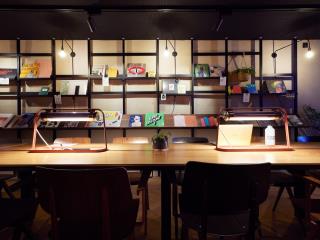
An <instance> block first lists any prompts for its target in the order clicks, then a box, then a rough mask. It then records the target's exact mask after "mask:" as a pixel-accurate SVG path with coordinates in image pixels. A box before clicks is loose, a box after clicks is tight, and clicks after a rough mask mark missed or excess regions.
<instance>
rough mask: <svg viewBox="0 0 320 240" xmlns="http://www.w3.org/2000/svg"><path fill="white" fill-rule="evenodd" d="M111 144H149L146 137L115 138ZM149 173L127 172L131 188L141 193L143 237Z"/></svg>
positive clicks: (145, 224) (145, 171) (147, 201)
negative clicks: (135, 187)
mask: <svg viewBox="0 0 320 240" xmlns="http://www.w3.org/2000/svg"><path fill="white" fill-rule="evenodd" d="M112 143H117V144H147V143H149V140H148V138H146V137H115V138H113V139H112ZM150 174H151V171H148V170H143V171H132V170H130V171H128V176H129V181H130V185H131V186H137V194H138V195H140V193H141V223H142V224H143V225H144V235H147V233H148V231H147V230H148V224H147V223H148V221H147V218H148V210H149V192H148V179H149V177H150Z"/></svg>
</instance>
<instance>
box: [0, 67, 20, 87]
mask: <svg viewBox="0 0 320 240" xmlns="http://www.w3.org/2000/svg"><path fill="white" fill-rule="evenodd" d="M16 76H17V69H11V68H0V84H5V85H8V84H9V79H15V78H16Z"/></svg>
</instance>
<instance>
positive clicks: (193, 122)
mask: <svg viewBox="0 0 320 240" xmlns="http://www.w3.org/2000/svg"><path fill="white" fill-rule="evenodd" d="M184 121H185V123H186V127H197V126H198V121H197V117H196V116H195V115H185V116H184Z"/></svg>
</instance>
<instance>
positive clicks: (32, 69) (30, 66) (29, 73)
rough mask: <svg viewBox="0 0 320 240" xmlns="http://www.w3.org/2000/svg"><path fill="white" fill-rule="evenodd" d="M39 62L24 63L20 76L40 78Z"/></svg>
mask: <svg viewBox="0 0 320 240" xmlns="http://www.w3.org/2000/svg"><path fill="white" fill-rule="evenodd" d="M39 69H40V64H39V63H36V62H34V63H24V64H22V67H21V73H20V78H38V77H39Z"/></svg>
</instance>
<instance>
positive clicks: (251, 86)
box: [246, 83, 257, 93]
mask: <svg viewBox="0 0 320 240" xmlns="http://www.w3.org/2000/svg"><path fill="white" fill-rule="evenodd" d="M246 90H247V92H248V93H257V88H256V85H255V84H254V83H251V84H247V85H246Z"/></svg>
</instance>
